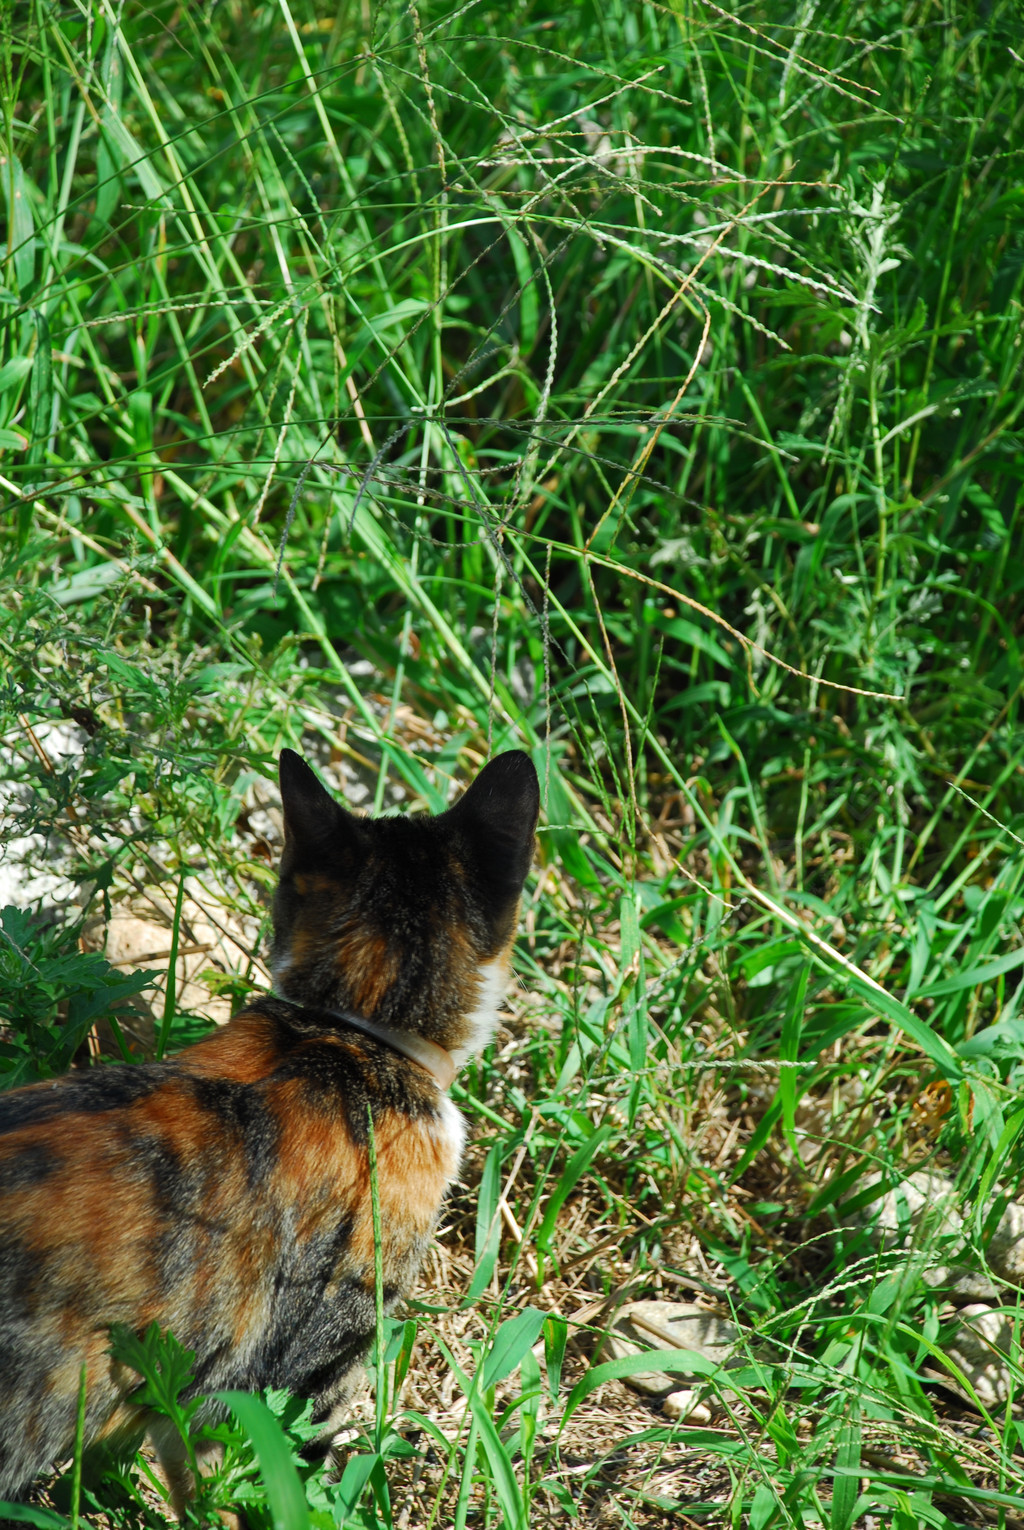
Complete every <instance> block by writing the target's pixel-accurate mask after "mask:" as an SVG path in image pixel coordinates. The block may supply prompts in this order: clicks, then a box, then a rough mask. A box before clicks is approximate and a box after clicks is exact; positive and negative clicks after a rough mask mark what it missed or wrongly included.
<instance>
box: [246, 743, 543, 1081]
mask: <svg viewBox="0 0 1024 1530" xmlns="http://www.w3.org/2000/svg"><path fill="white" fill-rule="evenodd" d="M280 775H281V802H282V806H283V808H284V825H285V847H284V854H283V855H282V857H281V868H280V880H279V882H278V887H277V893H276V895H275V897H274V939H273V944H272V947H271V964H272V967H273V972H274V980H275V987H276V988H277V991H278V992H279V993H280V994H281V996H282V997H283V998H286V999H292V1000H294V1001H295V1002H297V1003H300V1004H309V1005H320V1006H322V1007H326V1008H329V1009H346V1010H354V1011H355V1012H356V1013H357V1014H359V1015H362V1016H364V1018H366V1019H368V1020H374V1021H376V1022H377V1023H378V1024H380V1025H388V1026H394V1027H396V1028H400V1029H405V1030H411V1031H415V1032H417V1033H418V1034H419V1035H421V1036H426V1037H427V1038H428V1040H430V1041H434V1042H436V1043H438V1044H439V1045H440V1046H443V1047H446V1048H447V1049H448V1050H449V1051H450V1052H451V1053H452V1054H453V1055H454V1057H455V1058H456V1060H457V1061H462V1060H463V1059H464V1058H465V1057H466V1056H468V1055H469V1053H471V1052H473V1051H475V1050H476V1049H477V1048H479V1047H480V1046H483V1045H484V1044H485V1043H486V1042H487V1041H488V1040H489V1038H490V1036H491V1034H492V1031H493V1029H494V1026H495V1024H496V1020H497V1008H498V1005H499V1003H500V1000H501V996H502V994H503V993H504V990H505V985H506V982H507V979H508V955H509V949H510V947H511V944H512V939H513V936H514V934H515V926H516V917H517V914H518V911H519V898H520V894H521V893H522V890H523V882H524V880H525V878H526V873H527V871H528V870H529V868H530V861H531V859H532V857H533V847H534V832H535V830H536V827H537V813H538V810H539V805H540V793H539V789H538V784H537V772H536V770H535V769H534V767H533V763H532V761H531V760H530V758H529V756H528V755H526V754H524V753H523V752H522V751H521V750H518V749H514V750H510V751H509V753H507V754H499V755H498V756H497V757H496V758H495V759H493V760H491V761H490V763H489V764H487V765H485V766H484V768H483V770H481V772H480V774H479V775H478V776H477V778H476V780H475V781H474V782H473V784H472V785H471V786H470V787H469V788H468V790H467V791H465V792H464V793H463V795H462V796H461V797H460V798H459V800H458V802H456V804H455V806H454V807H451V808H449V809H448V811H447V812H445V813H440V814H439V815H438V816H437V817H436V818H430V817H427V816H425V815H424V816H422V817H413V818H397V817H396V818H360V817H357V816H356V815H355V814H353V813H350V812H348V811H347V810H346V809H345V808H343V807H342V806H341V805H340V804H339V803H338V802H336V801H335V799H334V798H333V797H332V796H331V794H330V793H329V792H328V791H327V790H326V789H325V788H324V787H323V786H322V785H321V783H320V781H319V779H318V778H317V776H316V775H314V773H313V771H312V770H311V769H310V768H309V766H308V765H307V764H306V762H305V760H303V759H302V757H301V755H298V754H296V753H295V752H294V751H293V750H291V749H284V750H282V751H281V761H280Z"/></svg>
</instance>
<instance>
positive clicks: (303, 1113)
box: [0, 999, 461, 1496]
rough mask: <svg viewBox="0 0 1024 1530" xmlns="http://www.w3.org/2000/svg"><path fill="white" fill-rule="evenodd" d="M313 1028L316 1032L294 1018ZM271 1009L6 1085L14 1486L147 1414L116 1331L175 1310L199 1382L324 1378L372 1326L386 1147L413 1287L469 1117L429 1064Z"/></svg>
mask: <svg viewBox="0 0 1024 1530" xmlns="http://www.w3.org/2000/svg"><path fill="white" fill-rule="evenodd" d="M296 1018H297V1019H298V1020H299V1022H300V1023H299V1025H298V1027H296V1025H295V1024H292V1023H290V1021H292V1020H294V1019H296ZM301 1019H302V1014H301V1011H297V1010H296V1007H295V1006H288V1005H285V1004H282V1003H280V1002H279V1001H276V1000H272V999H267V1000H265V1001H262V1002H261V1003H259V1004H257V1005H255V1006H253V1008H252V1009H251V1010H249V1011H248V1012H246V1013H244V1014H243V1015H241V1016H240V1017H238V1018H236V1019H235V1020H234V1021H232V1022H231V1023H230V1024H229V1025H228V1026H226V1027H224V1028H223V1030H221V1031H220V1032H218V1033H216V1034H215V1035H214V1036H212V1037H211V1038H210V1039H208V1040H207V1041H204V1042H201V1043H200V1044H198V1045H197V1046H194V1047H192V1048H189V1049H188V1050H187V1051H185V1052H183V1053H181V1054H179V1055H178V1056H177V1057H176V1058H173V1059H171V1060H169V1061H167V1062H162V1063H151V1064H145V1065H139V1066H132V1065H123V1066H109V1067H99V1068H93V1069H89V1070H86V1071H83V1072H79V1073H73V1074H71V1075H69V1076H67V1077H65V1078H63V1079H60V1080H56V1081H54V1082H52V1083H49V1082H48V1083H43V1084H36V1085H32V1086H29V1087H27V1088H23V1089H19V1090H14V1091H11V1092H9V1093H7V1094H6V1095H2V1096H0V1496H3V1493H4V1492H10V1491H12V1490H13V1489H16V1488H18V1487H20V1486H21V1485H22V1483H23V1482H24V1481H25V1480H27V1479H28V1478H30V1477H31V1475H32V1474H34V1473H35V1472H36V1471H38V1470H39V1469H40V1466H41V1464H44V1463H45V1460H46V1459H47V1458H48V1456H49V1455H50V1454H51V1453H52V1452H53V1451H54V1450H59V1449H60V1448H61V1445H62V1443H66V1441H67V1439H68V1438H69V1437H70V1436H71V1435H72V1434H73V1420H74V1409H75V1406H76V1401H77V1395H78V1388H79V1382H80V1377H81V1372H82V1367H83V1366H84V1367H85V1371H86V1385H87V1398H88V1433H89V1435H90V1436H92V1437H95V1436H97V1435H99V1436H102V1435H104V1434H111V1433H115V1432H118V1431H120V1430H124V1429H126V1428H129V1427H131V1426H132V1425H133V1424H135V1423H137V1419H136V1416H135V1414H134V1412H133V1410H132V1409H131V1408H130V1407H128V1406H126V1405H124V1404H123V1397H124V1394H125V1391H126V1386H125V1378H124V1376H123V1374H121V1373H119V1370H118V1367H117V1366H116V1365H115V1364H114V1363H113V1362H112V1360H111V1358H110V1355H109V1353H108V1351H109V1344H110V1328H111V1325H112V1324H115V1323H125V1324H127V1325H128V1326H129V1327H130V1328H131V1329H132V1330H134V1331H136V1332H139V1331H142V1330H144V1329H145V1328H147V1327H148V1326H149V1325H150V1324H151V1323H153V1322H156V1323H157V1324H158V1325H159V1326H160V1327H161V1328H164V1329H170V1330H171V1331H173V1332H174V1334H175V1336H176V1337H177V1338H178V1339H179V1340H180V1342H181V1343H182V1344H184V1345H185V1347H186V1348H188V1349H191V1350H192V1351H194V1352H195V1355H196V1381H195V1390H197V1391H212V1390H217V1389H220V1388H224V1387H241V1388H251V1387H258V1386H265V1385H287V1386H290V1387H291V1388H293V1389H294V1390H296V1391H298V1392H300V1393H301V1392H307V1393H308V1392H312V1391H315V1390H316V1389H317V1385H318V1378H319V1377H321V1376H322V1373H323V1372H324V1371H325V1369H329V1368H331V1367H332V1366H335V1365H336V1364H337V1362H338V1359H339V1357H343V1356H344V1354H345V1353H346V1352H347V1350H348V1349H350V1348H351V1349H352V1350H353V1352H355V1351H357V1350H358V1349H359V1347H360V1346H361V1345H362V1344H363V1343H364V1342H365V1337H366V1333H367V1331H369V1330H372V1323H373V1279H374V1274H373V1272H374V1260H373V1225H372V1214H371V1194H370V1183H369V1156H368V1141H369V1133H370V1130H371V1127H370V1124H369V1123H370V1119H371V1113H372V1123H373V1124H372V1131H373V1137H374V1144H375V1147H376V1156H377V1164H378V1179H379V1203H380V1208H381V1216H382V1221H383V1222H384V1225H385V1226H386V1227H387V1229H388V1237H387V1240H386V1256H387V1257H386V1261H385V1284H386V1286H387V1287H388V1288H389V1289H390V1290H391V1291H392V1292H401V1291H403V1290H405V1289H406V1288H407V1286H408V1284H409V1282H410V1280H411V1278H412V1275H413V1274H414V1272H415V1268H416V1266H417V1265H418V1263H419V1260H420V1259H421V1258H422V1254H423V1251H424V1248H425V1246H426V1242H427V1240H428V1239H429V1236H430V1233H431V1231H432V1229H433V1225H434V1221H435V1218H436V1215H437V1211H438V1208H439V1206H440V1203H441V1200H442V1198H443V1195H444V1192H445V1189H446V1188H447V1185H448V1184H449V1182H450V1180H451V1178H452V1177H453V1175H454V1173H455V1172H456V1169H457V1165H458V1159H459V1155H460V1149H461V1122H460V1120H459V1118H458V1115H457V1112H455V1111H454V1108H453V1107H452V1106H451V1105H450V1102H448V1101H447V1099H443V1100H442V1099H440V1098H439V1093H438V1090H437V1089H436V1087H435V1086H434V1085H433V1083H432V1081H431V1080H430V1079H429V1077H427V1076H426V1075H425V1074H423V1073H422V1070H419V1069H417V1068H415V1067H410V1065H409V1064H408V1062H406V1061H405V1059H403V1058H400V1057H396V1056H395V1055H394V1054H392V1053H391V1052H390V1051H389V1050H388V1049H387V1048H386V1047H383V1046H381V1045H380V1044H378V1043H375V1042H374V1041H373V1040H372V1039H371V1038H368V1037H364V1036H361V1035H358V1034H357V1033H355V1032H344V1031H343V1030H339V1031H336V1032H333V1033H329V1034H325V1033H324V1032H323V1030H322V1029H319V1030H318V1029H315V1028H314V1027H312V1026H310V1027H307V1028H306V1029H303V1027H302V1025H301Z"/></svg>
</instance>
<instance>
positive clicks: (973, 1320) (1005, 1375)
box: [946, 1303, 1019, 1408]
mask: <svg viewBox="0 0 1024 1530" xmlns="http://www.w3.org/2000/svg"><path fill="white" fill-rule="evenodd" d="M1014 1327H1015V1324H1014V1323H1013V1321H1012V1319H1011V1317H1010V1316H1009V1315H1008V1314H1007V1313H1005V1312H1002V1311H1000V1310H998V1309H997V1308H993V1307H987V1306H985V1305H984V1303H977V1304H976V1305H974V1306H972V1307H964V1308H963V1310H962V1311H961V1313H960V1320H959V1323H958V1325H957V1330H956V1333H955V1334H954V1336H953V1338H952V1339H951V1340H950V1342H949V1344H948V1345H947V1346H946V1354H947V1356H948V1357H949V1359H950V1360H952V1361H953V1363H954V1365H957V1366H959V1368H960V1370H961V1371H963V1373H964V1375H965V1376H966V1377H967V1380H968V1381H969V1382H970V1383H971V1386H972V1387H973V1388H974V1391H975V1393H976V1394H977V1397H978V1400H979V1401H980V1402H981V1403H982V1404H983V1405H984V1406H985V1407H986V1408H995V1407H999V1406H1000V1405H1001V1404H1003V1403H1005V1402H1006V1401H1007V1399H1008V1398H1009V1397H1010V1396H1011V1395H1012V1394H1013V1393H1015V1392H1016V1391H1018V1390H1019V1386H1018V1383H1017V1381H1016V1379H1015V1377H1014V1374H1013V1371H1012V1370H1011V1368H1010V1364H1009V1358H1008V1357H1009V1354H1010V1351H1011V1347H1012V1345H1013V1330H1014ZM952 1379H953V1381H954V1382H956V1380H957V1378H956V1377H955V1376H954V1377H953V1378H952Z"/></svg>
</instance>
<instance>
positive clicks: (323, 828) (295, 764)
mask: <svg viewBox="0 0 1024 1530" xmlns="http://www.w3.org/2000/svg"><path fill="white" fill-rule="evenodd" d="M278 776H279V779H280V782H281V807H282V808H283V809H284V830H285V842H286V844H288V845H289V846H290V847H291V848H292V849H294V850H299V851H306V852H309V851H314V850H317V849H319V848H321V847H325V846H326V845H327V844H328V843H329V842H332V841H333V842H336V841H337V839H338V836H339V832H340V833H341V834H343V835H345V837H346V838H350V837H355V836H354V830H355V819H353V818H352V817H351V815H350V814H348V813H346V811H345V809H344V808H343V807H342V806H341V805H340V803H337V802H335V800H334V798H333V797H332V796H331V794H330V792H329V791H328V790H327V788H326V787H325V786H324V785H323V783H322V782H321V780H320V778H319V776H317V775H316V774H315V772H314V771H312V770H311V769H310V767H309V766H308V765H307V764H306V762H305V760H304V759H303V758H302V756H301V754H296V753H295V750H294V749H282V750H281V758H280V760H279V762H278Z"/></svg>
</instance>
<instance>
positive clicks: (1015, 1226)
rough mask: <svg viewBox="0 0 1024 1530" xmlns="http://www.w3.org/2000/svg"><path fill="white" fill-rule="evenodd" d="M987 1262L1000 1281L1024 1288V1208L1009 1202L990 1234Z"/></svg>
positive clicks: (1018, 1202) (1016, 1203) (1016, 1202)
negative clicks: (997, 1224) (990, 1240)
mask: <svg viewBox="0 0 1024 1530" xmlns="http://www.w3.org/2000/svg"><path fill="white" fill-rule="evenodd" d="M988 1262H989V1266H990V1267H991V1269H992V1270H993V1271H994V1273H995V1274H996V1275H998V1276H999V1279H1000V1280H1005V1281H1007V1282H1008V1284H1010V1285H1014V1286H1024V1206H1022V1205H1021V1203H1020V1201H1011V1202H1010V1204H1009V1205H1008V1206H1007V1208H1006V1210H1005V1211H1004V1212H1003V1216H1002V1220H1001V1221H1000V1223H999V1226H998V1227H997V1228H996V1230H995V1232H994V1233H993V1234H992V1242H991V1243H990V1244H989V1249H988Z"/></svg>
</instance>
